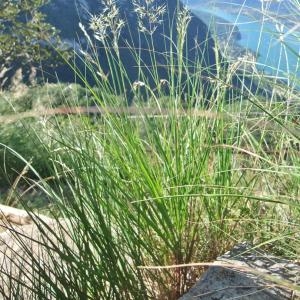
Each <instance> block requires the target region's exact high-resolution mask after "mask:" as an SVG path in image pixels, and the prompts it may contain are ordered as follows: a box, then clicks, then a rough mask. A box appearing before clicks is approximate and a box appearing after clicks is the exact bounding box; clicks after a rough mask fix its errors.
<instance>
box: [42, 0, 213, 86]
mask: <svg viewBox="0 0 300 300" xmlns="http://www.w3.org/2000/svg"><path fill="white" fill-rule="evenodd" d="M116 3H117V5H118V7H119V11H120V13H121V17H122V18H123V19H124V20H126V22H125V23H126V24H125V26H124V27H123V29H122V31H121V34H120V38H119V41H118V46H119V48H120V49H121V50H120V59H121V62H122V64H123V65H124V68H125V69H126V71H127V72H128V76H129V77H128V83H132V82H134V81H135V80H137V79H138V72H137V68H136V64H137V63H136V59H135V57H134V55H133V54H132V52H131V51H130V50H129V49H128V46H127V45H128V42H129V43H130V45H131V46H132V47H135V48H137V49H141V51H140V53H139V54H140V57H141V59H142V60H143V65H144V66H145V68H146V67H149V66H151V65H152V64H153V62H152V61H151V55H153V53H155V61H156V62H157V63H158V64H159V65H161V67H159V68H158V75H159V78H161V79H168V70H167V69H166V65H167V63H168V58H167V57H166V54H165V53H170V49H172V51H173V52H174V53H175V62H176V47H175V44H176V41H177V31H176V17H175V15H176V13H177V10H178V8H179V9H181V8H182V4H181V3H180V4H179V5H178V3H177V1H176V0H156V1H155V6H156V5H166V13H165V14H164V15H163V17H162V22H160V23H159V24H157V29H156V31H155V32H154V33H153V41H154V43H153V45H152V46H151V50H150V51H151V53H149V44H148V42H147V39H146V38H145V37H144V36H143V35H140V34H139V31H138V27H139V26H138V25H139V24H138V18H137V15H136V13H135V12H134V6H133V4H132V1H130V0H126V1H125V0H118V1H116ZM101 11H103V5H101V3H99V2H98V1H94V0H53V1H52V2H51V3H50V4H49V5H47V6H46V7H45V8H44V12H45V13H46V15H47V21H48V22H49V23H52V24H53V25H54V26H56V28H58V29H59V30H60V35H61V38H62V39H63V40H64V41H65V42H66V43H67V44H68V45H69V46H71V47H73V48H75V50H78V49H79V48H80V47H79V44H80V46H81V47H86V46H87V43H86V40H85V37H84V34H83V33H82V31H81V30H80V29H79V25H78V24H79V22H81V23H82V24H83V25H84V26H85V28H86V29H87V30H88V29H89V19H90V17H91V14H93V15H95V14H97V13H100V12H101ZM174 22H175V23H174ZM170 36H172V40H173V42H175V43H174V44H173V43H172V42H170V39H169V38H168V37H170ZM97 43H98V46H99V49H100V50H99V58H100V61H101V65H102V67H103V70H104V72H106V73H109V72H111V70H109V67H108V60H107V57H106V53H105V51H104V50H101V44H100V43H99V42H97ZM184 48H185V49H186V50H185V53H184V56H185V57H186V58H187V60H188V61H189V64H190V65H191V68H193V67H192V66H193V63H194V62H196V61H202V64H203V65H204V66H206V67H207V66H209V67H211V66H213V65H214V64H215V53H214V49H213V48H214V42H213V39H212V38H211V37H210V34H209V32H208V29H207V26H206V25H205V23H204V22H203V21H201V20H200V19H199V18H198V17H196V16H195V15H193V14H192V19H191V21H190V23H189V26H188V28H187V32H186V43H185V47H184ZM210 69H211V70H212V72H213V71H214V70H213V69H214V68H210ZM55 71H56V72H57V74H58V77H59V78H60V80H62V81H73V79H74V75H73V74H72V73H71V72H70V70H69V71H68V70H67V68H66V67H63V68H59V69H56V70H55ZM195 71H196V70H195ZM146 73H147V72H146ZM150 73H151V71H149V74H146V77H147V76H148V75H149V78H150V77H151V75H150ZM50 80H51V78H50ZM150 84H151V82H150Z"/></svg>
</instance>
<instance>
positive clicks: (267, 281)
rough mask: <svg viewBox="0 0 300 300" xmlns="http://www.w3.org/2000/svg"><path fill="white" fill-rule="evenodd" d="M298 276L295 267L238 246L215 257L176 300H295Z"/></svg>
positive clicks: (298, 272)
mask: <svg viewBox="0 0 300 300" xmlns="http://www.w3.org/2000/svg"><path fill="white" fill-rule="evenodd" d="M299 276H300V265H299V264H298V263H295V262H292V261H289V260H286V259H282V258H279V257H275V256H272V255H270V254H268V253H265V252H263V251H260V250H259V249H253V248H252V247H251V246H250V245H249V244H247V243H242V244H239V245H236V246H235V247H234V248H233V249H232V250H231V251H229V252H227V253H225V254H224V255H222V256H221V257H219V258H218V259H217V260H216V261H215V263H214V264H213V265H212V266H210V267H209V269H208V270H207V271H206V273H205V274H204V275H203V276H202V278H201V279H200V280H199V281H198V282H197V283H196V284H195V285H194V286H193V287H192V288H191V289H190V291H189V292H188V293H186V294H185V295H184V296H182V297H181V298H180V300H200V299H201V300H225V299H228V300H229V299H241V300H292V299H293V300H296V299H300V294H299V291H298V292H296V291H295V290H294V289H296V288H297V287H298V288H299V283H300V281H299Z"/></svg>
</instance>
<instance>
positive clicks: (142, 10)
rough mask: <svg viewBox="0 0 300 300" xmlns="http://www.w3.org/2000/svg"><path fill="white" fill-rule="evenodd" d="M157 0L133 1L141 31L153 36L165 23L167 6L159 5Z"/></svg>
mask: <svg viewBox="0 0 300 300" xmlns="http://www.w3.org/2000/svg"><path fill="white" fill-rule="evenodd" d="M155 2H156V1H155V0H133V1H132V3H133V5H134V11H135V13H136V14H137V17H138V27H139V31H141V32H143V33H148V34H150V35H152V34H153V33H154V32H155V31H156V29H157V27H158V25H160V24H161V23H162V21H163V15H164V14H165V12H166V5H157V4H156V3H155Z"/></svg>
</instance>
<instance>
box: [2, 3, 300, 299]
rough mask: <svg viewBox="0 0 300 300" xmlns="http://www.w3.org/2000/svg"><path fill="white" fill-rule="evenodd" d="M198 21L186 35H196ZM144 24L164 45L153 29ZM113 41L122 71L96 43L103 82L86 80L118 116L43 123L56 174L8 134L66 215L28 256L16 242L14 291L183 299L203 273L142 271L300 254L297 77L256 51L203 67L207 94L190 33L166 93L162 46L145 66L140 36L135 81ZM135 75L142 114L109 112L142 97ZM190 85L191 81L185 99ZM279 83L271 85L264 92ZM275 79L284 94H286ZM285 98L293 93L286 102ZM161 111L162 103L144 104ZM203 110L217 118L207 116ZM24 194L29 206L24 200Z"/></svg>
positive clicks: (29, 180)
mask: <svg viewBox="0 0 300 300" xmlns="http://www.w3.org/2000/svg"><path fill="white" fill-rule="evenodd" d="M298 9H299V6H298ZM181 13H182V14H183V15H181V18H184V17H185V18H187V19H185V22H188V17H187V16H186V15H184V14H185V13H186V12H185V11H183V12H181ZM185 22H183V21H182V23H181V25H180V26H182V27H179V28H178V32H184V30H185V29H186V26H187V24H186V23H185ZM110 25H111V24H110ZM86 34H87V33H86ZM141 34H145V35H146V36H147V38H148V42H149V48H150V49H151V45H152V44H153V40H151V38H152V35H151V32H146V33H143V32H141ZM115 35H116V36H115V38H117V36H118V32H115ZM181 37H182V36H181ZM182 38H183V39H184V37H182ZM102 42H103V43H104V45H105V46H106V48H105V50H106V54H107V56H108V58H109V65H110V68H111V70H112V74H113V76H115V77H113V79H112V81H109V80H106V79H105V78H104V77H105V76H104V75H105V74H103V72H102V69H101V63H100V61H98V56H97V47H96V46H94V47H93V45H91V49H92V50H93V51H95V52H93V53H92V54H91V55H90V54H89V55H90V56H88V54H87V53H85V59H86V66H87V68H88V69H89V70H90V71H91V72H92V75H93V76H94V77H95V78H98V81H97V88H96V89H95V88H92V87H91V86H90V85H89V83H88V82H86V86H85V88H86V89H87V91H88V93H89V95H92V96H93V98H94V101H95V102H96V103H97V105H99V106H100V107H101V108H102V109H104V110H105V109H107V113H106V114H103V115H102V116H101V118H98V119H96V120H95V121H92V122H91V121H90V120H89V119H88V118H86V117H84V116H78V117H70V116H69V117H65V118H61V117H52V118H50V119H49V120H48V121H46V122H45V123H44V124H43V126H44V127H43V131H41V130H39V129H37V130H33V135H32V136H35V137H38V138H39V139H36V140H35V141H36V142H37V143H39V145H41V147H42V148H41V149H43V150H41V151H43V155H45V157H47V164H46V165H47V166H48V170H49V176H47V177H46V176H42V175H41V174H39V173H40V172H39V171H38V168H39V165H35V164H34V163H35V156H34V155H31V157H28V158H24V155H23V154H22V155H20V154H18V152H19V150H20V149H17V147H16V149H13V148H12V147H8V146H7V145H3V143H1V147H2V148H3V149H5V152H6V153H9V154H10V155H12V156H13V157H15V158H16V159H17V160H19V161H21V162H22V163H23V164H25V165H26V164H27V161H28V168H29V170H28V171H30V172H31V174H33V175H34V176H32V177H26V176H23V177H24V178H18V180H19V181H18V183H19V184H20V185H21V184H22V180H24V182H26V184H27V186H28V185H29V186H30V185H31V186H34V187H35V188H36V189H38V190H39V191H40V192H42V193H43V194H44V195H45V197H46V198H47V199H48V201H49V202H50V203H51V206H49V211H48V214H49V215H51V216H52V217H53V218H54V219H55V220H56V221H57V228H56V227H55V226H54V225H51V224H48V223H46V222H43V221H39V220H38V218H37V217H36V216H35V217H34V218H33V219H34V220H37V221H35V223H36V226H37V231H38V232H39V234H40V237H39V238H38V237H37V236H34V237H33V238H32V241H33V240H34V242H36V241H39V242H38V245H39V246H38V247H37V249H39V251H37V253H36V254H35V255H34V254H33V253H32V248H31V246H26V244H25V243H24V241H23V238H22V236H21V235H16V236H15V238H16V240H18V241H19V242H20V244H21V245H20V248H21V249H23V251H24V253H25V254H24V253H23V251H16V252H14V251H13V256H11V263H12V264H16V266H15V268H14V270H6V272H7V274H5V272H4V273H3V275H2V279H3V280H4V281H5V280H6V284H7V285H5V284H2V291H1V292H2V293H3V294H6V295H7V293H10V294H9V297H12V298H17V297H20V295H28V299H177V298H178V297H179V296H180V295H181V294H183V293H184V292H185V291H186V290H187V289H188V288H189V287H190V286H191V285H192V284H193V283H194V281H195V280H196V279H197V277H198V276H199V275H200V274H201V272H202V271H203V269H199V268H196V267H191V268H180V267H178V268H170V269H164V270H151V269H150V270H149V269H143V268H140V267H142V266H150V265H151V266H168V265H173V266H174V265H181V264H188V263H193V262H194V263H196V262H208V261H213V260H214V259H215V258H216V257H217V256H218V255H220V254H222V253H224V251H226V250H228V249H230V248H231V247H232V246H233V245H235V244H236V243H238V242H240V241H243V240H248V241H250V242H252V243H254V244H255V245H256V246H260V245H261V246H264V247H265V248H267V249H268V250H269V251H271V252H273V253H275V254H277V255H282V256H286V257H288V258H291V259H299V252H298V250H297V249H300V245H299V244H300V243H299V212H300V211H299V181H300V173H299V168H300V164H299V134H298V129H299V124H298V123H297V122H298V116H299V110H298V108H297V105H298V104H299V100H300V98H299V94H298V93H297V91H296V90H295V89H294V85H290V84H287V85H284V84H283V83H282V82H281V81H279V80H278V78H268V77H266V76H265V75H264V74H262V73H260V72H259V71H257V73H252V72H249V69H248V68H246V66H247V63H246V62H245V61H244V62H241V65H242V67H241V66H239V67H238V66H237V65H236V64H234V63H229V64H226V66H227V67H228V68H227V69H225V68H224V65H225V64H224V61H223V58H222V57H221V56H220V57H219V60H217V63H218V64H217V66H216V68H215V69H216V70H215V71H214V76H210V74H209V70H203V72H204V73H205V74H206V77H208V79H209V82H210V86H209V90H207V88H206V87H205V88H204V87H203V82H202V81H201V77H200V76H195V73H194V70H195V69H196V70H198V69H199V70H200V73H201V71H202V70H201V68H202V64H201V61H197V62H195V63H196V64H197V65H196V66H195V69H191V68H190V65H189V62H188V61H187V60H186V57H185V56H184V51H183V48H184V43H180V39H179V41H174V43H175V44H176V47H174V49H175V50H174V49H173V50H172V51H176V55H177V59H176V63H177V62H180V65H179V66H178V69H175V68H174V65H176V64H175V63H174V62H175V58H174V55H175V53H173V52H170V53H167V54H165V55H166V61H167V62H168V64H167V67H168V68H169V69H168V74H169V78H168V79H169V80H168V83H167V84H168V87H169V89H170V91H169V93H164V91H163V89H160V88H159V87H161V86H160V84H161V78H159V76H158V74H159V72H158V69H159V66H158V65H157V62H156V60H155V55H156V54H154V53H151V52H150V55H152V61H153V66H151V67H152V68H151V69H150V68H148V69H146V71H144V70H145V68H142V67H141V64H142V61H140V60H139V52H138V50H136V49H135V48H133V47H131V45H130V43H129V44H128V47H129V49H130V51H131V52H132V53H133V54H134V57H135V58H136V63H137V66H140V67H141V68H140V74H139V76H140V77H139V81H137V82H136V85H134V83H130V82H128V81H129V76H128V74H127V73H126V70H125V69H124V66H123V65H122V63H118V62H117V61H116V60H115V58H116V57H118V51H119V50H118V48H117V47H116V44H113V46H114V47H115V48H114V47H111V45H109V44H105V43H106V40H102ZM177 42H178V43H177ZM216 46H217V47H218V44H217V45H216ZM219 46H220V45H219ZM217 53H218V52H217V51H216V54H217ZM217 55H218V54H217ZM242 63H245V64H244V65H243V64H242ZM243 66H245V67H243ZM75 71H77V72H78V70H76V69H75ZM149 71H150V74H151V75H152V77H151V79H149V78H148V77H147V76H146V75H149ZM196 74H198V73H196ZM78 76H81V77H82V79H83V80H84V75H83V74H78ZM99 76H100V77H101V78H102V80H99ZM236 76H237V77H236ZM295 80H296V79H295ZM153 82H154V84H156V86H157V89H153V88H152V87H153ZM235 82H238V84H237V85H236V84H235ZM249 82H251V83H253V84H255V85H256V86H257V87H258V88H256V89H251V84H250V86H249ZM279 82H280V83H279ZM129 83H130V84H132V88H133V93H134V95H133V96H134V97H133V105H135V106H136V107H137V108H138V109H137V111H136V113H135V114H134V115H133V116H132V115H129V114H119V113H110V110H109V108H111V107H115V108H120V107H122V106H123V107H124V106H126V107H127V106H128V105H129V102H130V101H129V99H128V98H126V90H127V87H128V84H129ZM183 86H184V87H186V86H188V87H189V88H188V89H187V95H186V98H185V99H182V93H181V91H182V87H183ZM266 86H267V89H268V90H270V89H271V92H270V93H267V94H264V93H263V90H264V88H265V87H266ZM134 88H136V89H134ZM140 88H143V89H144V90H143V91H141V90H140ZM275 88H282V89H283V93H282V94H281V95H280V96H278V95H277V94H276V93H275V92H274V89H275ZM204 91H205V93H204ZM142 93H144V94H145V95H146V101H145V99H144V97H142V96H143V95H141V94H142ZM120 94H121V95H123V96H124V98H122V97H119V96H116V95H120ZM112 95H114V96H112ZM208 96H210V98H209V99H207V97H208ZM268 97H269V98H268ZM285 97H292V98H293V99H294V100H293V102H291V103H289V104H287V101H283V100H285ZM182 100H185V101H182ZM207 100H209V101H207ZM292 105H295V106H292ZM149 107H150V108H152V109H154V110H157V111H159V112H161V113H160V114H155V115H154V114H149V113H145V112H146V110H143V108H149ZM294 107H295V111H294V110H292V109H291V108H294ZM204 108H205V109H206V111H207V114H205V113H204V114H199V111H200V110H201V112H202V109H204ZM296 108H297V109H296ZM148 112H149V111H148ZM293 112H294V113H293ZM16 146H17V144H16ZM31 158H32V163H31V162H30V159H31ZM41 163H42V162H41ZM5 166H6V168H9V166H7V165H5ZM20 171H22V170H20ZM26 174H27V171H26ZM17 200H18V203H21V204H23V206H24V207H25V209H28V210H29V211H30V208H29V207H28V203H27V202H26V201H23V197H18V198H17ZM62 218H63V220H62ZM25 240H26V239H25ZM27 240H29V241H30V238H29V239H27ZM9 248H10V249H9V250H8V251H12V246H9ZM22 264H25V267H26V268H28V269H27V270H28V273H26V274H25V277H24V274H22V273H19V272H18V270H19V269H18V268H20V266H21V265H22ZM25 267H24V266H23V269H25ZM16 270H17V271H16ZM5 275H7V276H5ZM22 276H23V277H22Z"/></svg>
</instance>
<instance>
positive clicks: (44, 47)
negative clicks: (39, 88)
mask: <svg viewBox="0 0 300 300" xmlns="http://www.w3.org/2000/svg"><path fill="white" fill-rule="evenodd" d="M48 2H49V1H48V0H26V1H14V0H6V1H1V3H0V45H1V49H0V88H1V87H2V86H4V85H5V84H6V81H7V72H9V71H10V69H14V70H16V69H17V68H21V69H24V70H23V71H26V72H31V78H29V80H31V81H32V80H34V78H33V77H34V76H35V75H34V74H35V72H36V70H35V68H36V67H39V66H40V63H41V62H43V63H44V65H47V64H48V65H50V64H52V65H53V64H57V62H58V61H59V58H60V55H57V53H56V52H55V51H54V48H55V47H61V46H62V43H61V41H60V39H59V36H58V34H57V30H56V29H55V28H54V27H53V26H51V24H49V23H47V22H46V21H45V15H44V14H42V13H41V11H40V9H41V7H42V6H43V5H45V4H47V3H48ZM49 41H51V42H50V43H49ZM29 77H30V75H29Z"/></svg>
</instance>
